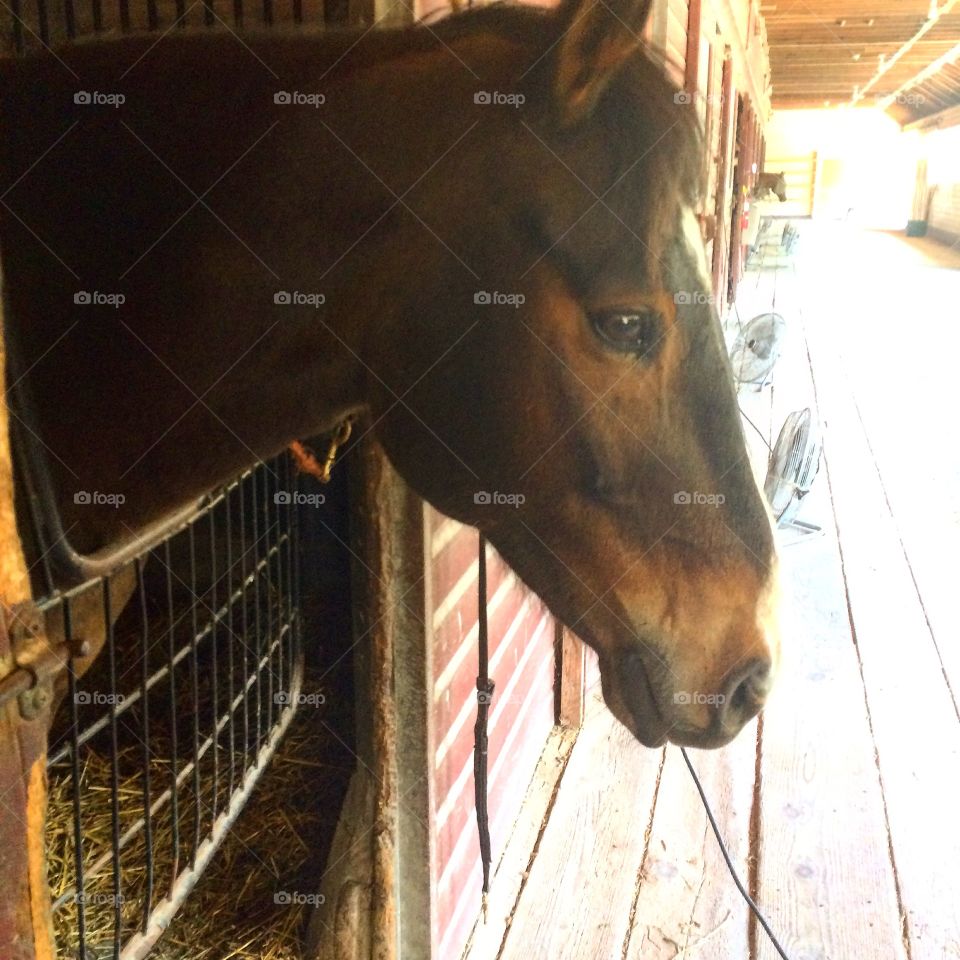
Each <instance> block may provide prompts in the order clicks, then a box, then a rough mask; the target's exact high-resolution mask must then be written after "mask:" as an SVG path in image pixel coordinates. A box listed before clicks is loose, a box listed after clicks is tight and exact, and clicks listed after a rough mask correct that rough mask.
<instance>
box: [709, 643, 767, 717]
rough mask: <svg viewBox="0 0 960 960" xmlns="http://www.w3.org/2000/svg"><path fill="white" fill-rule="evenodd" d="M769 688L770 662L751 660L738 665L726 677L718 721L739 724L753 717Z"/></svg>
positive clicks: (758, 710) (761, 704)
mask: <svg viewBox="0 0 960 960" xmlns="http://www.w3.org/2000/svg"><path fill="white" fill-rule="evenodd" d="M769 688H770V663H769V661H767V660H763V659H759V658H758V659H756V660H751V661H749V662H748V663H746V664H744V665H743V666H741V667H738V668H737V669H736V670H735V671H733V672H732V673H731V674H730V676H729V677H728V678H727V682H726V684H725V686H724V690H723V696H724V698H723V701H722V702H721V704H720V710H719V713H720V721H721V723H722V724H723V725H724V726H730V725H732V724H734V723H739V724H740V725H741V726H742V725H743V724H745V723H746V722H747V721H748V720H750V719H752V718H753V717H755V716H756V715H757V714H758V713H759V712H760V708H761V707H762V706H763V702H764V700H766V698H767V692H768V691H769Z"/></svg>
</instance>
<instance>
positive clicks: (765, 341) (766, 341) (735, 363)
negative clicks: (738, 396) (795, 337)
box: [730, 313, 787, 384]
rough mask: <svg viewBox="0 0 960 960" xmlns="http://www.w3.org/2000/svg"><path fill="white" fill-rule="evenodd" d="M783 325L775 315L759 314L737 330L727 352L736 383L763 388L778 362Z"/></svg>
mask: <svg viewBox="0 0 960 960" xmlns="http://www.w3.org/2000/svg"><path fill="white" fill-rule="evenodd" d="M786 331H787V322H786V320H784V319H783V317H782V316H781V315H780V314H779V313H761V314H760V315H759V316H756V317H754V318H753V319H752V320H750V322H749V323H747V324H746V326H743V327H741V328H740V331H739V332H738V333H737V338H736V340H734V342H733V348H732V349H731V351H730V364H731V366H732V367H733V376H734V378H735V379H736V381H737V382H738V383H759V384H763V383H764V382H765V381H766V379H767V378H768V377H769V376H770V373H771V371H772V370H773V367H774V365H775V364H776V362H777V360H779V359H780V353H781V350H782V349H783V341H784V336H785V334H786Z"/></svg>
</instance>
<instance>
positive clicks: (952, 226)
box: [924, 123, 960, 244]
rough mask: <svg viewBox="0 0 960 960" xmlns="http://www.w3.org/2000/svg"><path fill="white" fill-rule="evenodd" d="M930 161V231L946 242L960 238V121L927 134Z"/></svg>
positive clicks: (925, 148)
mask: <svg viewBox="0 0 960 960" xmlns="http://www.w3.org/2000/svg"><path fill="white" fill-rule="evenodd" d="M924 152H925V154H926V156H927V162H928V167H927V169H928V184H929V188H930V190H931V193H930V214H929V220H928V232H929V233H930V235H931V236H932V237H934V238H936V239H937V240H943V241H944V242H946V243H950V244H953V243H957V242H958V241H960V123H958V124H957V125H956V126H951V127H948V128H946V129H942V130H933V131H931V132H929V133H927V134H925V136H924Z"/></svg>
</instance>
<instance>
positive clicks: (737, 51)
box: [711, 0, 960, 126]
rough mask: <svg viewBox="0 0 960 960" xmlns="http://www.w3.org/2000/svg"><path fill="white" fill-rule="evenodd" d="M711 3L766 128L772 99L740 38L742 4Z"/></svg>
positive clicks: (959, 0) (745, 39)
mask: <svg viewBox="0 0 960 960" xmlns="http://www.w3.org/2000/svg"><path fill="white" fill-rule="evenodd" d="M711 2H712V5H713V12H714V13H715V14H716V17H717V24H718V26H719V27H720V32H721V34H722V35H723V39H724V42H725V43H726V44H727V45H728V46H729V47H730V51H731V57H732V58H733V63H734V64H735V65H736V67H737V69H738V70H739V71H740V72H741V73H742V74H743V77H744V79H745V80H746V89H745V90H742V91H741V92H742V93H744V94H746V95H747V96H748V97H749V99H750V100H751V101H752V102H753V105H754V108H755V109H756V111H757V114H758V115H759V117H760V120H761V122H762V123H763V124H764V126H766V123H767V120H768V119H769V117H770V97H769V95H768V93H767V91H766V90H765V89H764V86H763V78H762V77H757V76H755V75H754V73H753V70H752V69H751V67H750V58H749V57H748V56H747V46H746V45H747V43H749V40H750V38H749V37H742V36H740V30H739V27H738V24H739V23H740V9H739V6H740V4H736V7H737V9H734V6H735V5H734V3H733V0H711ZM951 2H954V3H960V0H951Z"/></svg>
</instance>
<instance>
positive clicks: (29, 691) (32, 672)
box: [0, 600, 82, 720]
mask: <svg viewBox="0 0 960 960" xmlns="http://www.w3.org/2000/svg"><path fill="white" fill-rule="evenodd" d="M2 612H3V617H4V620H5V621H6V628H7V636H8V637H9V638H10V649H11V653H12V654H13V662H14V668H13V669H12V670H11V671H10V673H8V674H7V675H6V676H5V677H4V678H3V679H2V680H0V708H2V707H4V706H6V704H7V703H8V702H9V701H10V700H13V699H14V698H16V700H17V703H18V705H19V708H20V716H21V717H22V718H23V719H24V720H34V719H36V718H37V717H38V716H39V715H40V714H41V713H43V711H44V710H45V709H46V708H47V707H48V706H49V705H50V703H51V701H52V700H53V678H54V677H55V676H56V675H57V674H58V673H61V672H62V671H63V670H65V669H66V666H67V661H68V660H69V659H70V657H71V656H76V655H77V654H78V653H80V654H81V655H82V651H79V650H76V649H73V648H71V645H70V644H67V643H63V644H59V645H58V646H56V647H51V646H50V642H49V640H48V639H47V632H46V624H45V621H44V616H43V611H41V609H40V608H39V607H38V606H37V605H36V604H35V603H34V602H33V601H32V600H26V601H24V602H23V603H16V604H14V605H13V606H11V607H4V608H3V609H2Z"/></svg>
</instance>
